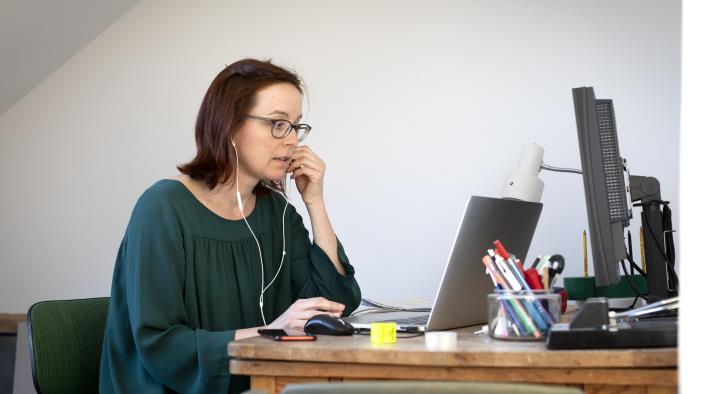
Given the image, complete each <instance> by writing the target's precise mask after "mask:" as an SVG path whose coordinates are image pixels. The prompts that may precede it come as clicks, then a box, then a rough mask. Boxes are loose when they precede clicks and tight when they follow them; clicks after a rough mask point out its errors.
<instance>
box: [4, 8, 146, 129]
mask: <svg viewBox="0 0 701 394" xmlns="http://www.w3.org/2000/svg"><path fill="white" fill-rule="evenodd" d="M138 1H139V0H58V1H54V0H0V115H2V114H3V113H5V111H7V110H8V109H9V108H10V107H12V106H13V105H14V104H15V103H16V102H17V101H19V100H20V99H21V98H22V97H24V96H25V95H26V94H27V93H29V92H30V91H31V90H32V89H34V87H35V86H37V85H38V84H39V83H40V82H41V81H43V80H44V79H45V78H46V77H48V76H49V75H51V73H53V72H54V71H55V70H56V69H58V68H59V67H60V66H61V65H62V64H64V63H65V62H66V61H67V60H68V59H70V58H71V56H73V55H74V54H76V53H77V52H78V51H80V50H81V49H82V48H83V47H84V46H85V45H87V44H88V43H89V42H90V41H92V40H93V39H94V38H95V37H97V35H99V34H100V33H102V32H103V31H104V30H105V29H107V28H108V27H109V26H110V25H111V24H112V23H114V22H115V21H116V20H118V19H119V18H120V17H121V16H122V15H124V13H125V12H126V11H127V10H129V9H130V8H131V7H132V6H134V5H135V4H136V3H138Z"/></svg>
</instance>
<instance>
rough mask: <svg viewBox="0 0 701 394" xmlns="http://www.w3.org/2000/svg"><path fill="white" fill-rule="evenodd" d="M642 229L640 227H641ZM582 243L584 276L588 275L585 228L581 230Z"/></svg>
mask: <svg viewBox="0 0 701 394" xmlns="http://www.w3.org/2000/svg"><path fill="white" fill-rule="evenodd" d="M641 229H642V227H641ZM582 245H583V249H584V250H583V252H584V277H585V278H588V277H589V262H588V261H587V230H584V231H582Z"/></svg>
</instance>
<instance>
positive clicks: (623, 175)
mask: <svg viewBox="0 0 701 394" xmlns="http://www.w3.org/2000/svg"><path fill="white" fill-rule="evenodd" d="M572 95H573V97H574V110H575V111H574V112H575V117H576V121H577V134H578V136H579V153H580V157H581V159H582V176H583V179H584V196H585V199H586V204H587V218H588V221H589V236H590V239H591V250H592V255H593V256H592V257H593V261H594V274H595V277H596V285H597V286H607V285H613V284H616V283H618V282H619V280H620V271H619V263H621V262H622V261H624V260H626V259H627V258H628V257H629V256H628V252H627V249H626V242H625V239H624V234H623V229H624V228H625V227H628V225H629V224H630V219H631V218H632V212H633V211H632V207H633V204H632V203H633V202H636V206H640V207H642V211H641V214H640V216H641V223H642V229H643V240H644V245H645V247H644V254H645V260H646V262H647V271H646V272H644V273H643V272H642V271H640V272H641V273H643V275H645V279H646V283H647V293H648V294H647V296H646V298H647V299H648V300H650V297H651V296H652V297H655V298H668V297H671V296H674V295H676V292H677V289H678V279H677V275H676V272H675V269H674V258H675V257H674V255H675V253H674V239H673V237H672V233H673V232H674V230H673V227H672V221H671V220H672V219H671V210H670V209H669V202H668V201H663V200H662V197H661V193H660V183H659V182H658V181H657V179H655V178H653V177H648V176H637V175H629V173H628V169H627V167H628V166H627V163H626V160H625V159H623V158H622V157H621V155H620V152H619V147H618V134H617V131H616V117H615V115H614V112H613V102H612V101H611V100H601V99H597V98H596V96H594V89H593V88H591V87H581V88H575V89H572ZM630 260H631V273H632V268H633V267H634V265H633V264H632V257H631V258H630ZM624 269H625V266H624ZM631 286H633V285H632V283H631ZM634 290H635V291H636V293H638V289H634ZM638 294H639V293H638Z"/></svg>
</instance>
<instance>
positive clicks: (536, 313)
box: [494, 240, 555, 331]
mask: <svg viewBox="0 0 701 394" xmlns="http://www.w3.org/2000/svg"><path fill="white" fill-rule="evenodd" d="M494 246H495V248H496V251H497V253H498V255H497V256H496V259H497V261H499V258H504V256H506V258H505V259H504V260H505V261H506V263H505V265H506V266H507V267H508V268H510V269H511V271H513V274H514V277H515V278H516V280H517V281H518V282H519V285H520V286H521V289H523V290H526V291H530V290H531V287H530V286H529V285H528V282H527V281H526V277H525V274H524V273H523V271H522V269H521V268H520V267H519V266H518V264H517V263H516V262H515V261H514V260H515V258H512V257H511V255H510V254H509V252H507V251H506V248H505V247H504V244H502V243H501V241H499V240H496V241H494ZM524 305H525V307H526V309H528V311H529V312H530V314H531V316H532V317H533V319H534V320H535V322H536V324H538V326H539V327H540V329H542V330H543V331H547V330H548V328H549V327H550V325H552V324H554V323H555V321H554V319H553V318H552V316H550V313H548V311H547V310H546V309H545V307H544V306H543V304H541V302H540V300H537V299H534V300H533V302H524Z"/></svg>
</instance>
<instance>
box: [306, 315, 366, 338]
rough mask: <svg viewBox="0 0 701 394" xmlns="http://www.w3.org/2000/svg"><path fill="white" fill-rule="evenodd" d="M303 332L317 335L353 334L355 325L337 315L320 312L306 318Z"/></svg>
mask: <svg viewBox="0 0 701 394" xmlns="http://www.w3.org/2000/svg"><path fill="white" fill-rule="evenodd" d="M304 332H305V333H307V334H317V335H353V333H354V332H355V327H353V325H352V324H350V323H348V322H346V321H344V320H341V319H340V318H338V317H335V316H331V315H325V314H321V315H316V316H312V317H311V318H310V319H309V320H307V323H306V324H305V325H304Z"/></svg>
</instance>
